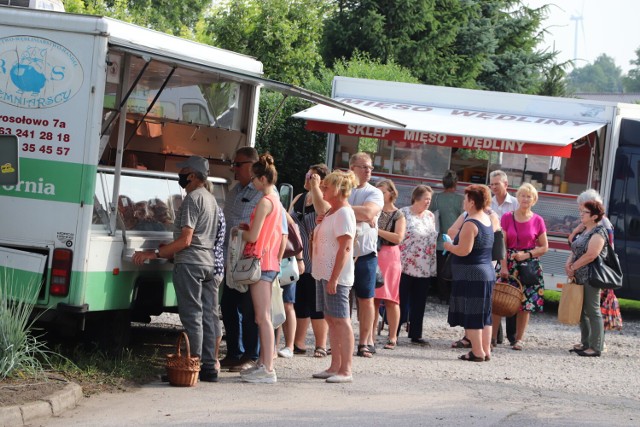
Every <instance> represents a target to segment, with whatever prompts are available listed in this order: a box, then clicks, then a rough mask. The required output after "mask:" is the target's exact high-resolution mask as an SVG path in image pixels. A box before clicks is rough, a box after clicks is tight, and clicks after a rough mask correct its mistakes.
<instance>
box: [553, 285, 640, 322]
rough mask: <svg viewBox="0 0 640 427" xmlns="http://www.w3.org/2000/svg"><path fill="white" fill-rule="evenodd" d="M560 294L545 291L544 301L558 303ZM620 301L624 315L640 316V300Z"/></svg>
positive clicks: (558, 292) (619, 299) (620, 299)
mask: <svg viewBox="0 0 640 427" xmlns="http://www.w3.org/2000/svg"><path fill="white" fill-rule="evenodd" d="M560 295H562V292H560V291H551V290H545V291H544V302H545V306H546V304H547V303H551V304H552V305H557V304H559V303H560ZM618 302H619V303H620V312H621V313H622V315H623V317H624V315H628V316H631V317H634V318H635V317H640V301H636V300H632V299H624V298H618Z"/></svg>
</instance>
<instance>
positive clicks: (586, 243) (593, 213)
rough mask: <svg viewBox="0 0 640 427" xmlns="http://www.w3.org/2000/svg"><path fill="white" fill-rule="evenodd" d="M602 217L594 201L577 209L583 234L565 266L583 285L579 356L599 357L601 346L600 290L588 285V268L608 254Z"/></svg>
mask: <svg viewBox="0 0 640 427" xmlns="http://www.w3.org/2000/svg"><path fill="white" fill-rule="evenodd" d="M603 215H604V206H603V205H602V203H600V202H597V201H593V200H591V201H588V202H585V203H584V204H583V205H582V207H581V209H580V222H581V223H582V225H583V226H584V230H583V231H582V232H581V233H580V234H578V235H577V237H576V238H575V240H573V241H572V242H571V255H570V256H569V258H568V259H567V262H566V264H565V271H566V273H567V276H568V277H569V278H574V279H575V281H576V283H578V284H580V285H583V288H584V299H583V303H582V315H581V316H580V335H581V339H580V341H581V344H580V345H576V346H574V348H572V349H571V350H570V351H575V352H576V353H577V354H578V355H579V356H585V357H600V355H601V354H602V347H603V344H604V323H603V321H602V312H601V311H600V289H599V288H594V287H592V286H589V285H588V278H589V264H590V263H591V262H593V261H594V260H595V259H596V258H598V257H599V256H603V257H604V256H606V254H607V252H606V251H607V250H609V247H608V245H606V244H605V243H606V241H607V239H608V236H607V231H606V230H605V228H604V226H602V225H601V224H598V223H599V222H600V220H601V219H602V217H603Z"/></svg>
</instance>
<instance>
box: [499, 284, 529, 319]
mask: <svg viewBox="0 0 640 427" xmlns="http://www.w3.org/2000/svg"><path fill="white" fill-rule="evenodd" d="M510 277H511V278H512V279H513V280H514V281H515V282H516V283H517V284H518V286H512V285H510V284H509V283H505V282H500V281H498V282H496V285H495V287H494V288H493V300H492V307H491V311H492V313H493V314H495V315H498V316H506V317H511V316H513V315H514V314H516V313H517V312H518V309H519V308H520V306H521V305H522V302H523V301H524V288H523V287H522V283H520V280H518V278H517V277H515V276H510Z"/></svg>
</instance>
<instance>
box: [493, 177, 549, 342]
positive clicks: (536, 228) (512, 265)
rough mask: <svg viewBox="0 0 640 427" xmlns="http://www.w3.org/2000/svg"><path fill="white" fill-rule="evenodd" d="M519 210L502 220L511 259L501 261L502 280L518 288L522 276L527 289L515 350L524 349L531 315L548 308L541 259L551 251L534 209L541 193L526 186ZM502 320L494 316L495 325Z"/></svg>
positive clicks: (522, 188) (520, 195)
mask: <svg viewBox="0 0 640 427" xmlns="http://www.w3.org/2000/svg"><path fill="white" fill-rule="evenodd" d="M516 198H517V199H518V209H516V210H515V211H513V212H508V213H506V214H504V215H503V216H502V218H501V220H500V224H501V225H502V230H503V233H504V235H505V242H506V248H507V256H506V257H505V259H503V260H502V261H501V262H500V268H499V270H498V271H499V274H500V277H501V278H502V280H509V283H510V284H511V285H513V286H517V284H516V283H514V280H513V279H511V277H512V276H516V277H518V279H519V280H520V282H521V283H522V285H523V286H524V295H525V301H524V302H523V303H522V307H521V308H520V311H519V312H518V313H517V315H516V342H515V343H514V344H513V346H512V347H511V348H512V349H514V350H522V349H523V348H524V335H525V332H526V330H527V326H528V324H529V317H530V315H531V313H536V312H542V311H543V308H544V279H543V275H542V268H541V266H540V257H541V256H542V255H544V254H545V253H547V251H548V250H549V242H548V240H547V228H546V226H545V223H544V219H542V217H541V216H540V215H538V214H536V213H534V212H533V211H532V210H531V209H532V208H533V206H535V204H536V202H537V201H538V191H537V190H536V188H535V187H534V186H533V185H531V184H529V183H524V184H522V185H521V186H520V188H518V191H517V192H516ZM501 320H502V318H501V317H500V316H495V315H494V316H493V323H494V324H496V325H498V324H500V322H501ZM497 335H498V328H495V329H494V331H493V338H492V341H491V342H492V345H495V342H496V340H497Z"/></svg>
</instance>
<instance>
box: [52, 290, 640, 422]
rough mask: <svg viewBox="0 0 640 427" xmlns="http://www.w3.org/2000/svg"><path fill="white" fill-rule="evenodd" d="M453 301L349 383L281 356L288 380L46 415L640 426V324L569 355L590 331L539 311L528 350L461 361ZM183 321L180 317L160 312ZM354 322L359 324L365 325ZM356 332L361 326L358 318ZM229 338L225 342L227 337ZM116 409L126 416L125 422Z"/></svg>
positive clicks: (228, 384)
mask: <svg viewBox="0 0 640 427" xmlns="http://www.w3.org/2000/svg"><path fill="white" fill-rule="evenodd" d="M446 316H447V307H446V306H444V305H440V304H437V303H435V302H429V303H428V304H427V312H426V315H425V318H424V337H425V338H426V339H428V341H429V343H430V345H429V346H426V347H420V346H415V345H412V344H410V343H409V340H408V338H407V337H406V333H403V334H402V335H401V337H400V339H399V345H398V347H397V348H396V349H395V350H384V349H382V344H383V343H384V342H385V341H386V331H383V333H382V336H380V337H379V339H378V342H379V343H380V346H379V350H378V352H377V354H376V355H375V356H374V357H373V358H372V359H365V358H362V357H354V360H353V376H354V381H353V383H350V384H339V385H338V384H326V383H324V382H323V381H320V380H314V379H312V378H311V374H312V373H314V372H318V371H321V370H323V369H325V368H326V367H327V366H328V363H329V359H318V358H314V357H311V348H312V344H313V343H312V335H311V332H310V331H309V333H308V334H307V337H308V340H307V348H309V351H308V352H307V356H306V357H305V356H295V357H294V358H292V359H282V358H279V359H278V360H277V361H276V363H275V368H276V372H277V375H278V383H277V384H275V385H273V386H268V385H262V384H246V383H243V382H241V380H240V378H239V375H238V374H234V373H228V372H222V373H221V374H220V382H218V383H199V384H198V385H197V386H196V387H192V388H181V387H169V386H167V385H166V383H161V382H160V381H156V382H154V383H151V384H148V385H145V386H143V387H141V388H139V389H135V390H131V391H130V392H127V393H119V394H109V393H106V394H100V395H97V396H92V397H91V398H89V399H84V400H83V401H82V402H81V403H80V404H79V406H78V407H77V408H75V409H73V410H71V411H68V412H66V413H64V414H63V415H62V416H60V417H55V418H53V419H50V420H47V422H45V423H43V424H42V425H48V426H64V427H69V426H85V425H96V426H118V427H119V426H121V425H142V426H147V425H148V426H154V427H157V426H175V425H181V426H182V425H184V426H193V425H221V426H227V425H228V426H233V427H237V426H274V427H280V426H282V425H306V426H327V425H340V426H345V427H352V426H353V427H362V426H367V427H373V426H381V427H382V426H384V427H387V426H390V425H393V426H396V425H398V426H406V425H412V426H413V425H416V426H423V425H424V426H450V425H465V426H513V425H518V426H527V427H528V426H535V427H549V426H558V427H560V426H562V427H566V426H580V427H583V426H596V425H611V426H636V425H639V424H640V421H639V420H640V388H639V387H638V385H639V384H640V378H639V377H640V361H639V360H640V359H638V355H639V354H640V352H639V351H638V344H639V343H640V341H639V338H638V333H639V332H640V321H638V320H631V321H627V322H626V323H625V326H624V329H623V331H622V332H610V333H607V339H606V341H607V347H608V351H607V353H605V354H604V355H603V357H600V358H584V357H579V356H577V355H575V354H573V353H569V352H568V351H567V350H568V349H569V348H571V346H572V345H573V344H574V343H575V342H577V341H578V337H579V329H578V327H577V326H575V327H569V326H564V325H560V324H558V322H557V321H556V315H555V314H553V313H549V314H539V315H535V316H533V318H532V321H531V324H530V327H529V331H528V334H527V337H526V347H525V349H524V351H514V350H511V348H509V347H506V346H499V347H498V348H497V349H496V350H495V351H494V353H493V355H492V359H491V361H490V362H484V363H469V362H463V361H460V360H458V359H457V357H458V356H459V355H461V354H463V352H464V351H466V350H461V349H452V348H451V343H452V342H453V341H455V340H456V339H458V338H460V337H461V336H462V329H461V328H450V327H449V326H447V324H446ZM154 322H155V323H156V324H161V325H163V324H165V325H167V326H172V327H176V323H179V322H178V321H177V319H176V316H175V315H163V316H160V317H158V318H156V319H154ZM354 323H355V322H354ZM354 329H355V330H356V331H357V324H354ZM223 345H224V343H223ZM113 414H118V416H116V417H114V416H113Z"/></svg>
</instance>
